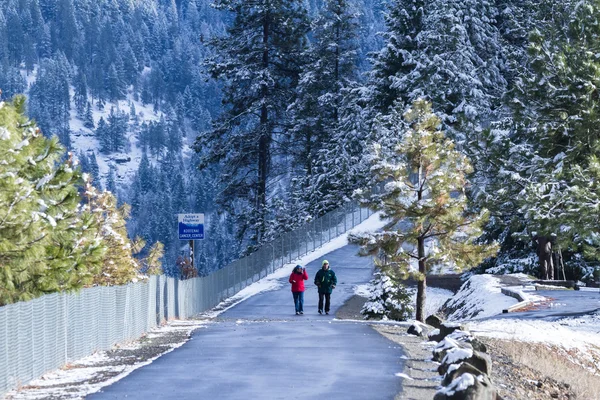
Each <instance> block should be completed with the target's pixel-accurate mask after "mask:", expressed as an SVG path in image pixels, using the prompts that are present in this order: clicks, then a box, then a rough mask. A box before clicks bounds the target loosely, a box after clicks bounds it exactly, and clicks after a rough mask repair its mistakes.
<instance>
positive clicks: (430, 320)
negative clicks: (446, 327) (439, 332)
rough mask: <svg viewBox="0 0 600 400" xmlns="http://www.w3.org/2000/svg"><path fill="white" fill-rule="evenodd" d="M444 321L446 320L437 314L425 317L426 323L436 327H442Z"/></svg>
mask: <svg viewBox="0 0 600 400" xmlns="http://www.w3.org/2000/svg"><path fill="white" fill-rule="evenodd" d="M443 322H444V320H443V319H441V318H440V317H439V316H437V315H435V314H431V315H430V316H429V317H427V318H425V323H426V324H427V325H431V326H433V327H434V328H435V329H440V325H442V323H443Z"/></svg>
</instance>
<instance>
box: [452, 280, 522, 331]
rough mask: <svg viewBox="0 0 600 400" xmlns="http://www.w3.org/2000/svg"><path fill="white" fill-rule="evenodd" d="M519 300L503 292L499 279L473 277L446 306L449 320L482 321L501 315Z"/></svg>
mask: <svg viewBox="0 0 600 400" xmlns="http://www.w3.org/2000/svg"><path fill="white" fill-rule="evenodd" d="M516 303H517V300H516V299H514V298H512V297H508V296H505V295H504V294H502V292H501V284H500V281H499V279H498V278H496V277H494V276H491V275H473V276H471V277H470V278H469V279H468V280H467V281H466V282H465V283H464V284H463V285H462V286H461V288H460V290H459V291H458V293H457V294H456V295H455V296H454V297H453V298H452V299H451V300H449V301H448V302H447V303H446V304H445V308H446V309H447V310H448V311H449V312H450V314H449V315H448V320H450V321H461V320H468V319H481V318H486V317H491V316H493V315H497V314H501V313H502V310H504V309H507V308H508V307H510V306H512V305H513V304H516Z"/></svg>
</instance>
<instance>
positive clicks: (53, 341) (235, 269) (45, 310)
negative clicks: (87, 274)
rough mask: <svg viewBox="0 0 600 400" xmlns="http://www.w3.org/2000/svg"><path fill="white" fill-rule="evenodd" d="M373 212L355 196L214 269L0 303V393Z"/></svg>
mask: <svg viewBox="0 0 600 400" xmlns="http://www.w3.org/2000/svg"><path fill="white" fill-rule="evenodd" d="M371 214H372V213H371V212H370V210H368V209H365V208H361V207H359V206H358V205H357V204H356V203H348V204H347V205H346V206H345V207H342V208H340V209H338V210H335V211H332V212H330V213H328V214H325V215H324V216H322V217H320V218H318V219H315V220H313V221H312V222H310V223H308V224H306V225H305V226H303V227H300V228H297V229H295V230H293V231H290V232H287V233H285V234H283V235H282V236H280V237H279V238H278V239H276V240H274V241H273V242H271V243H269V244H266V245H264V246H262V247H261V248H260V249H259V250H258V251H256V252H255V253H252V254H251V255H249V256H247V257H244V258H242V259H239V260H237V261H234V262H232V263H231V264H229V265H227V266H225V267H224V268H222V269H220V270H218V271H215V272H213V273H212V274H210V275H208V276H204V277H198V278H193V279H188V280H184V281H180V280H178V279H176V278H169V277H166V276H164V275H160V276H152V277H150V279H148V280H147V281H144V282H139V283H131V284H128V285H124V286H98V287H92V288H87V289H83V290H81V291H79V292H76V293H54V294H50V295H45V296H42V297H40V298H37V299H34V300H31V301H27V302H19V303H15V304H9V305H7V306H4V307H0V350H1V351H0V395H4V394H5V393H6V392H8V391H10V390H12V389H15V388H17V387H19V386H20V385H24V384H27V383H28V382H30V381H31V380H33V379H36V378H38V377H40V376H42V375H43V374H44V373H46V372H48V371H52V370H55V369H57V368H60V367H62V366H63V365H65V364H67V363H69V362H72V361H75V360H78V359H80V358H83V357H86V356H88V355H91V354H93V353H94V352H95V351H99V350H107V349H110V348H111V347H112V346H114V345H115V344H117V343H121V342H127V341H131V340H134V339H137V338H139V337H140V336H142V335H143V334H144V333H145V332H148V331H149V330H150V329H152V328H154V327H156V326H158V325H160V324H162V323H163V322H164V321H167V320H170V319H173V318H181V319H185V318H189V317H192V316H194V315H197V314H199V313H201V312H204V311H207V310H210V309H211V308H213V307H215V306H216V305H217V304H219V303H220V302H221V301H223V300H225V299H226V298H229V297H231V296H233V295H234V294H236V293H237V292H239V291H240V290H242V289H244V288H245V287H246V286H248V285H250V284H252V283H254V282H256V281H257V280H259V279H261V278H263V277H265V276H266V275H268V274H269V273H271V272H273V271H275V270H276V269H278V268H280V267H282V266H284V265H285V264H287V263H290V262H291V261H292V260H294V259H296V258H299V257H301V256H303V255H305V254H307V253H309V252H311V251H313V250H315V249H317V248H319V247H321V246H322V245H323V244H325V243H327V242H329V241H331V240H332V239H334V238H335V237H337V236H339V235H341V234H343V233H345V232H346V231H347V230H349V229H351V228H353V227H355V226H356V225H358V224H359V223H361V222H363V221H364V220H365V219H367V218H368V217H369V216H370V215H371Z"/></svg>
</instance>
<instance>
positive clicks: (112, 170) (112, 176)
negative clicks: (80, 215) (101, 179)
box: [106, 164, 117, 197]
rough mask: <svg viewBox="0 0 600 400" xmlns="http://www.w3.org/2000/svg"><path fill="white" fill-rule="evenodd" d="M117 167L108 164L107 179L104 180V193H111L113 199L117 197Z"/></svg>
mask: <svg viewBox="0 0 600 400" xmlns="http://www.w3.org/2000/svg"><path fill="white" fill-rule="evenodd" d="M116 175H117V167H115V164H110V167H109V170H108V177H107V178H106V191H108V192H109V193H112V194H113V195H114V196H115V197H116V196H117V177H116Z"/></svg>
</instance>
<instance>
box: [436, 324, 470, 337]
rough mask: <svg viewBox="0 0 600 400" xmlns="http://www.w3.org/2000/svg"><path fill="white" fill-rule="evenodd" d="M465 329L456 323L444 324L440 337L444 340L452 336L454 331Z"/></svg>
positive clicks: (441, 326) (441, 327)
mask: <svg viewBox="0 0 600 400" xmlns="http://www.w3.org/2000/svg"><path fill="white" fill-rule="evenodd" d="M464 330H465V327H464V326H462V325H461V324H457V323H454V322H443V323H442V324H441V325H440V335H441V336H442V339H443V338H445V337H446V336H448V335H450V334H451V333H452V332H454V331H464Z"/></svg>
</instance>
